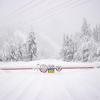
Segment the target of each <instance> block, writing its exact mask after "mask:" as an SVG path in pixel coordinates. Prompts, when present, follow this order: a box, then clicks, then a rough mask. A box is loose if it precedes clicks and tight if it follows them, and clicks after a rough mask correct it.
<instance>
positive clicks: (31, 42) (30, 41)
mask: <svg viewBox="0 0 100 100" xmlns="http://www.w3.org/2000/svg"><path fill="white" fill-rule="evenodd" d="M27 50H28V58H29V60H34V59H36V57H37V43H36V37H35V33H34V32H30V33H29V34H28V38H27Z"/></svg>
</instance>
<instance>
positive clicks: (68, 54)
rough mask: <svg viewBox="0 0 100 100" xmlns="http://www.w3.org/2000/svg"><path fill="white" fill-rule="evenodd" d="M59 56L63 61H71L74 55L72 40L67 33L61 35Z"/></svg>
mask: <svg viewBox="0 0 100 100" xmlns="http://www.w3.org/2000/svg"><path fill="white" fill-rule="evenodd" d="M61 56H62V58H63V60H64V61H72V60H73V56H74V42H73V40H72V39H71V38H70V37H69V36H68V35H65V34H64V37H63V47H62V50H61Z"/></svg>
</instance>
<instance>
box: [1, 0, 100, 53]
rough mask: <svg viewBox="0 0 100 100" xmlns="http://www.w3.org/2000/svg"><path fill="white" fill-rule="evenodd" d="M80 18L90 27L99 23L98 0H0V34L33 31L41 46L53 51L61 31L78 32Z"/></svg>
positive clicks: (54, 51) (80, 22)
mask: <svg viewBox="0 0 100 100" xmlns="http://www.w3.org/2000/svg"><path fill="white" fill-rule="evenodd" d="M83 18H86V19H87V21H88V23H90V24H91V27H93V26H95V25H96V24H100V0H0V37H1V40H2V41H5V40H6V38H7V36H9V35H14V34H15V33H16V34H17V33H18V34H19V35H20V36H21V37H23V36H24V35H25V34H26V33H27V32H28V31H32V30H34V31H35V32H36V33H38V34H37V35H38V38H40V41H39V42H40V44H41V45H40V47H41V48H44V45H45V49H44V51H46V52H47V54H48V53H49V52H52V51H53V53H54V54H56V53H57V50H58V49H60V48H61V44H62V41H61V40H62V37H63V34H64V33H66V34H74V33H76V32H79V31H80V28H81V25H82V21H83ZM1 44H2V43H1ZM47 48H48V50H47ZM50 48H53V49H52V50H51V49H50Z"/></svg>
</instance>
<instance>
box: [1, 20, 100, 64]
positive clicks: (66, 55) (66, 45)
mask: <svg viewBox="0 0 100 100" xmlns="http://www.w3.org/2000/svg"><path fill="white" fill-rule="evenodd" d="M36 38H37V37H36V35H35V32H29V34H28V35H27V39H26V40H25V43H19V44H16V43H8V45H7V46H6V47H5V48H3V53H2V54H1V55H0V61H33V60H36V59H37V58H38V47H37V42H36ZM62 38H63V44H62V45H61V47H62V49H61V51H59V58H60V59H62V60H64V61H67V62H69V61H74V62H77V61H81V62H93V61H100V25H96V26H95V27H94V28H91V27H90V24H89V23H88V22H87V20H86V19H84V20H83V24H82V26H81V31H80V32H79V33H76V34H72V35H67V34H62Z"/></svg>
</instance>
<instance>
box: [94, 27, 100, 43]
mask: <svg viewBox="0 0 100 100" xmlns="http://www.w3.org/2000/svg"><path fill="white" fill-rule="evenodd" d="M93 38H94V40H95V41H96V42H97V43H100V25H99V26H97V25H96V27H95V28H94V29H93Z"/></svg>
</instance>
